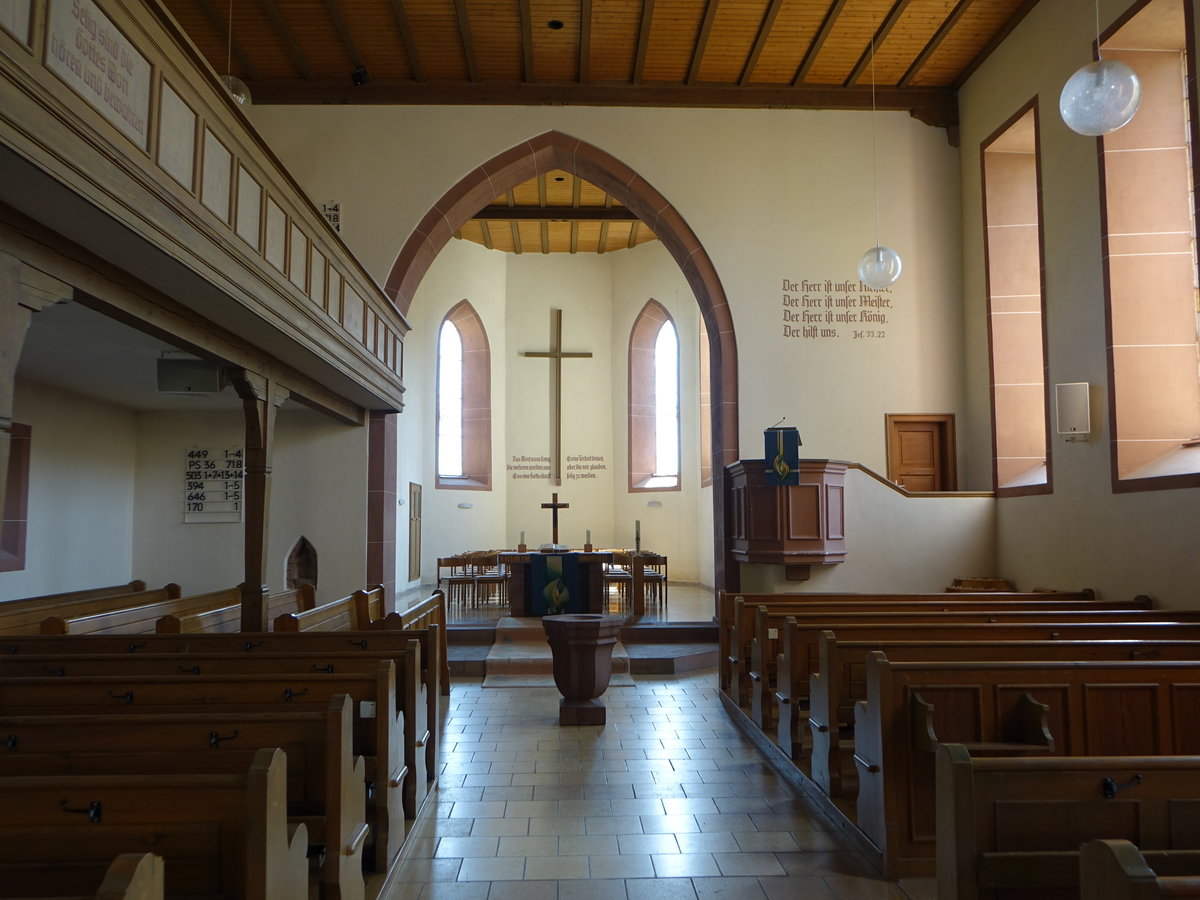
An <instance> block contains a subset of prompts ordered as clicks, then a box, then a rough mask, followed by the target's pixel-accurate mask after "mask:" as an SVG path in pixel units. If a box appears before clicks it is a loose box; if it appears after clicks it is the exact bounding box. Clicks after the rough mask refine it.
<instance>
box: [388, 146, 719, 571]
mask: <svg viewBox="0 0 1200 900" xmlns="http://www.w3.org/2000/svg"><path fill="white" fill-rule="evenodd" d="M552 169H563V170H564V171H567V172H571V173H572V174H574V175H578V176H579V177H580V178H583V179H585V180H587V181H590V182H591V183H592V184H594V185H596V187H598V188H600V189H601V190H603V191H606V192H607V193H609V194H611V195H612V196H613V197H614V198H616V199H617V200H620V201H621V202H622V203H624V204H625V205H626V206H627V207H628V208H629V209H630V211H631V212H633V213H634V214H635V215H636V216H637V217H638V218H639V219H641V220H642V221H643V222H645V223H646V225H648V226H649V227H650V229H651V230H652V231H653V232H654V234H655V235H656V236H657V237H658V239H659V240H660V241H662V244H663V246H664V247H665V248H666V249H667V252H668V253H670V254H671V257H672V258H673V259H674V260H675V262H676V263H677V264H678V265H679V268H680V270H681V271H682V272H683V276H684V278H685V279H686V280H687V282H688V284H689V285H690V286H691V288H692V293H694V294H695V296H696V302H697V304H699V306H700V314H701V315H702V316H703V317H704V323H705V326H706V327H707V328H708V335H709V348H710V361H711V371H712V409H713V423H712V437H713V475H714V477H713V503H714V516H713V521H714V532H715V537H716V581H717V585H716V586H717V587H718V588H725V589H726V590H736V589H737V588H738V586H739V584H738V582H739V579H738V568H737V564H736V563H734V562H733V559H732V557H731V556H730V555H729V542H728V541H727V539H726V533H725V531H726V522H725V502H724V496H725V478H724V467H725V466H726V465H728V464H729V463H731V462H734V461H736V460H737V458H738V399H737V397H738V394H737V341H736V339H735V337H734V332H733V317H732V315H731V314H730V311H729V303H728V301H727V299H726V297H725V290H724V288H723V287H722V286H721V279H720V278H719V277H718V276H717V272H716V268H715V267H714V266H713V264H712V260H711V259H710V258H709V256H708V254H707V253H706V252H705V250H704V248H703V247H702V246H701V244H700V241H699V239H698V238H697V237H696V235H695V233H694V232H693V231H692V229H691V228H689V227H688V224H687V222H685V221H684V219H683V216H681V215H680V214H679V212H678V211H677V210H676V209H675V207H673V206H672V205H671V204H670V203H668V202H667V200H666V198H665V197H663V196H662V194H660V193H659V192H658V191H656V190H655V189H654V188H653V187H652V186H651V185H650V184H648V183H647V182H646V181H645V179H643V178H642V177H641V176H640V175H638V173H637V172H635V171H634V170H633V169H631V168H629V166H627V165H625V164H624V163H623V162H621V161H620V160H619V159H617V158H616V157H614V156H612V155H611V154H609V153H606V152H604V151H603V150H601V149H600V148H598V147H595V146H593V145H591V144H588V143H586V142H584V141H581V140H579V139H578V138H574V137H571V136H570V135H566V134H563V133H562V132H559V131H548V132H546V133H545V134H541V135H538V136H537V137H534V138H531V139H530V140H528V141H525V142H523V143H521V144H517V145H516V146H515V147H512V148H510V149H508V150H505V151H504V152H503V153H501V154H499V155H498V156H495V157H493V158H492V159H490V160H488V161H487V162H485V163H483V164H482V165H481V166H479V168H477V169H475V170H473V171H472V172H469V173H468V174H467V175H466V176H464V177H463V178H462V179H461V180H460V181H459V182H458V184H456V185H454V187H452V188H450V190H449V191H447V192H446V193H445V194H444V195H443V196H442V198H441V199H440V200H438V202H437V203H436V204H434V206H433V208H432V209H431V210H429V212H428V213H426V214H425V216H424V218H422V219H421V221H420V222H419V223H418V224H417V227H416V229H415V230H414V231H413V233H412V235H411V236H410V237H409V239H408V240H407V241H406V242H405V244H404V247H403V248H402V249H401V250H400V255H399V256H397V258H396V262H395V263H394V264H393V265H392V270H391V272H390V273H389V275H388V279H387V285H386V289H387V292H388V294H389V295H390V296H392V297H393V298H395V302H396V305H397V306H398V307H399V309H400V312H401V313H404V314H407V313H408V309H409V307H410V306H411V305H412V300H413V295H414V294H415V293H416V290H417V285H419V284H420V283H421V279H422V278H424V277H425V273H426V272H427V271H428V270H429V267H430V265H432V263H433V261H434V259H436V258H437V255H438V253H440V252H441V249H442V248H443V247H444V246H446V244H447V243H448V242H449V241H450V239H451V238H452V237H453V236H454V234H455V233H456V232H457V231H458V230H459V228H461V227H462V226H463V225H464V224H465V223H466V222H467V221H468V220H469V219H470V218H471V217H472V216H473V215H475V213H477V212H478V211H479V210H480V209H482V208H483V207H484V206H487V205H488V204H489V203H491V202H492V201H493V200H494V199H495V198H496V197H498V196H500V195H501V194H503V193H504V192H506V191H508V190H510V189H511V188H514V187H516V186H517V185H519V184H522V183H524V182H526V181H528V180H529V179H531V178H534V177H536V176H537V175H539V174H541V173H544V172H549V171H550V170H552Z"/></svg>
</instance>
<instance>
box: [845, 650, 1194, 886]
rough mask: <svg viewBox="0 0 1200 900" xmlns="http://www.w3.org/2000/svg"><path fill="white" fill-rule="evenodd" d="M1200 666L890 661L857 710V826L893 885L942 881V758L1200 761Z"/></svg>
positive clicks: (880, 664) (877, 657)
mask: <svg viewBox="0 0 1200 900" xmlns="http://www.w3.org/2000/svg"><path fill="white" fill-rule="evenodd" d="M1198 701H1200V662H1140V661H1139V662H1104V661H1100V662H1056V661H1046V662H1040V661H1039V662H925V663H919V662H890V661H889V660H888V659H887V657H885V656H884V655H883V654H882V653H878V652H874V653H871V654H870V655H869V656H868V658H867V699H866V701H865V702H864V701H861V700H860V701H859V702H858V703H857V704H855V710H854V713H855V716H854V719H855V721H854V763H855V767H856V768H857V771H858V798H857V803H856V810H857V817H856V818H857V825H858V828H859V830H860V831H862V832H863V834H864V835H866V837H867V838H868V839H869V840H870V841H871V842H872V843H873V844H874V845H875V846H876V847H877V848H879V851H880V854H881V857H882V860H883V868H884V874H885V876H886V877H888V878H896V877H902V876H905V875H915V874H931V873H932V870H933V865H932V861H933V856H934V844H933V841H934V822H933V810H934V751H935V750H936V748H937V746H938V745H939V744H941V743H958V744H964V745H966V746H967V748H968V750H969V751H971V752H975V753H977V754H979V755H990V756H997V755H1029V754H1033V753H1040V754H1051V753H1052V754H1058V755H1064V756H1133V755H1145V756H1149V755H1155V754H1164V753H1189V752H1200V728H1197V727H1196V726H1195V724H1194V722H1195V710H1196V706H1197V702H1198Z"/></svg>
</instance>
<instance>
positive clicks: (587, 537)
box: [583, 528, 592, 544]
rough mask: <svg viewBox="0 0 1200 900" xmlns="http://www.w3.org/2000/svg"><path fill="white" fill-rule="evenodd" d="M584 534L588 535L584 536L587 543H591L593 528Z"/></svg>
mask: <svg viewBox="0 0 1200 900" xmlns="http://www.w3.org/2000/svg"><path fill="white" fill-rule="evenodd" d="M584 535H586V536H585V537H584V539H583V542H584V543H585V544H590V543H591V542H592V529H590V528H589V529H587V530H586V531H584Z"/></svg>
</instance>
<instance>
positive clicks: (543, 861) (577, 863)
mask: <svg viewBox="0 0 1200 900" xmlns="http://www.w3.org/2000/svg"><path fill="white" fill-rule="evenodd" d="M588 874H589V868H588V857H586V856H530V857H529V858H527V859H526V860H525V878H526V880H531V879H532V880H541V879H555V880H558V881H563V880H568V879H576V878H578V879H586V878H587V877H588Z"/></svg>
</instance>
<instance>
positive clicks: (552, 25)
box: [546, 19, 563, 31]
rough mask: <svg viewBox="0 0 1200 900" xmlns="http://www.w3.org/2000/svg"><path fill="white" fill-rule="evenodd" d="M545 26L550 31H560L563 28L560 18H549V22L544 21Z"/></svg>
mask: <svg viewBox="0 0 1200 900" xmlns="http://www.w3.org/2000/svg"><path fill="white" fill-rule="evenodd" d="M546 27H547V28H549V29H550V30H551V31H561V30H562V28H563V22H562V19H551V20H550V21H549V22H547V23H546Z"/></svg>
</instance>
